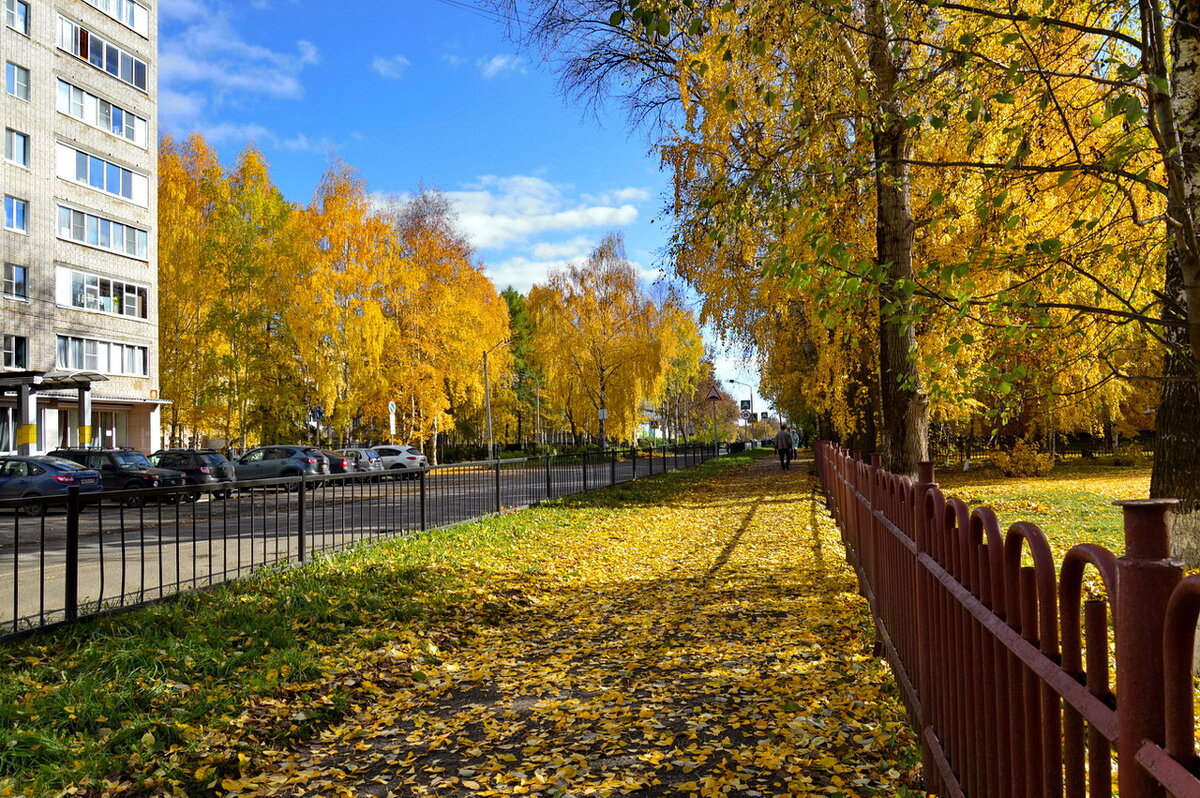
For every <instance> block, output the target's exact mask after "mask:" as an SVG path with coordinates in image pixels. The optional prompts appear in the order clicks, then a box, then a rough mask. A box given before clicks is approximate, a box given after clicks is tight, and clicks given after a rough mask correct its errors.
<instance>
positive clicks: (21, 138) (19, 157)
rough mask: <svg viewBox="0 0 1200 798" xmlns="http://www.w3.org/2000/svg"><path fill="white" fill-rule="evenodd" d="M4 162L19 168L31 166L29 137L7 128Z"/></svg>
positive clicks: (5, 132)
mask: <svg viewBox="0 0 1200 798" xmlns="http://www.w3.org/2000/svg"><path fill="white" fill-rule="evenodd" d="M4 160H6V161H8V162H9V163H15V164H17V165H18V166H29V136H27V135H25V134H24V133H21V132H19V131H16V130H12V129H9V128H6V129H5V131H4Z"/></svg>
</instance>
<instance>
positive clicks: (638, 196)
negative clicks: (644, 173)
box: [580, 187, 651, 205]
mask: <svg viewBox="0 0 1200 798" xmlns="http://www.w3.org/2000/svg"><path fill="white" fill-rule="evenodd" d="M650 196H651V195H650V192H649V190H647V189H644V188H633V187H631V188H618V189H613V190H612V191H604V192H601V193H599V194H582V195H580V199H582V200H583V201H584V202H588V203H595V204H597V205H619V204H621V203H624V202H645V201H646V200H648V199H650Z"/></svg>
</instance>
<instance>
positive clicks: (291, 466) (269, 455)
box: [234, 446, 328, 480]
mask: <svg viewBox="0 0 1200 798" xmlns="http://www.w3.org/2000/svg"><path fill="white" fill-rule="evenodd" d="M234 465H235V466H236V467H237V474H238V478H239V479H241V480H251V479H278V478H279V477H298V476H300V475H301V474H304V475H305V476H310V477H316V476H320V475H321V474H326V473H328V465H327V461H326V459H325V456H324V455H323V454H322V453H321V450H320V449H314V448H313V447H311V446H259V447H258V448H256V449H251V450H250V451H248V452H246V453H245V454H243V455H242V456H241V457H239V458H238V459H237V460H235V461H234Z"/></svg>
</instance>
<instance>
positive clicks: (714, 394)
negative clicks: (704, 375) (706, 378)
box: [704, 385, 721, 402]
mask: <svg viewBox="0 0 1200 798" xmlns="http://www.w3.org/2000/svg"><path fill="white" fill-rule="evenodd" d="M704 401H706V402H719V401H721V392H720V391H719V390H717V386H715V385H714V386H712V387H711V388H709V389H708V396H706V397H704Z"/></svg>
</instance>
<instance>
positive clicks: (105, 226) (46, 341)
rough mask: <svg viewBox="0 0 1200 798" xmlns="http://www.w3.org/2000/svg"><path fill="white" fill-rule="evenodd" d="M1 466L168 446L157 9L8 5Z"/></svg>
mask: <svg viewBox="0 0 1200 798" xmlns="http://www.w3.org/2000/svg"><path fill="white" fill-rule="evenodd" d="M0 2H3V4H4V21H3V25H2V26H0V60H2V61H3V62H4V79H5V84H4V92H3V94H0V121H2V126H3V128H4V160H3V162H2V163H0V194H3V197H4V227H3V229H2V230H0V256H2V257H0V260H2V261H3V270H4V271H3V275H2V289H0V342H2V349H3V362H2V364H0V365H2V368H0V452H13V451H21V452H44V451H49V450H52V449H55V448H58V447H60V446H76V445H95V446H133V447H135V448H138V449H141V450H143V451H151V450H153V449H154V448H156V447H157V446H158V443H159V419H160V412H159V409H160V407H161V404H162V403H161V402H160V400H159V396H158V387H159V384H158V266H157V258H156V234H155V225H156V219H157V159H158V152H157V113H156V108H157V99H156V98H157V68H156V67H157V64H156V63H155V61H156V55H157V51H158V50H157V37H158V33H157V24H156V23H157V17H156V13H155V8H154V6H153V5H152V0H0Z"/></svg>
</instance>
